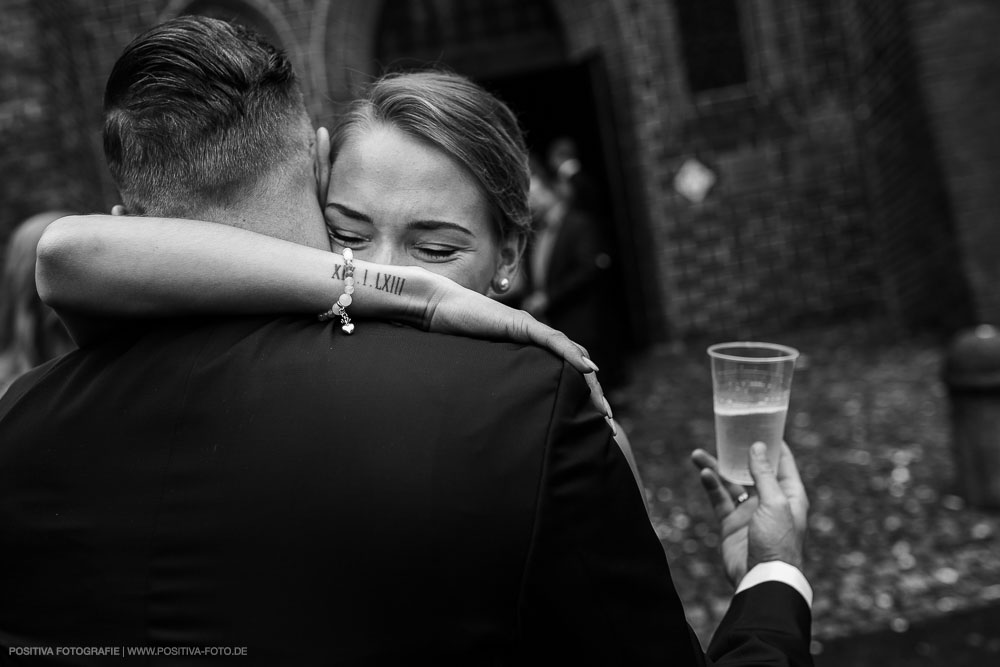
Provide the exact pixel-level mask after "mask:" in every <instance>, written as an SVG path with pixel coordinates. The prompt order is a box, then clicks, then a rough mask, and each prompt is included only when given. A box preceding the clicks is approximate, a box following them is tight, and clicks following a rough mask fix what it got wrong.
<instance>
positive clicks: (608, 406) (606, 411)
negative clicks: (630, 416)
mask: <svg viewBox="0 0 1000 667" xmlns="http://www.w3.org/2000/svg"><path fill="white" fill-rule="evenodd" d="M601 400H602V401H604V415H605V417H607V418H608V419H614V418H615V413H613V412H611V404H610V403H608V398H607V397H606V396H602V397H601Z"/></svg>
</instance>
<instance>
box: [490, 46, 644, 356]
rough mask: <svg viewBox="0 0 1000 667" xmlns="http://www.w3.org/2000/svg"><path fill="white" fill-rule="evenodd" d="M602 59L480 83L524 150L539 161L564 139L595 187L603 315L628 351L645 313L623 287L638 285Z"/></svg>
mask: <svg viewBox="0 0 1000 667" xmlns="http://www.w3.org/2000/svg"><path fill="white" fill-rule="evenodd" d="M603 73H604V72H603V69H602V62H601V60H600V59H599V58H592V59H589V60H586V61H583V62H581V63H574V64H569V65H560V66H556V67H551V68H546V69H540V70H533V71H529V72H521V73H517V74H511V75H506V76H502V77H495V78H481V79H478V81H479V83H480V84H482V85H483V86H485V87H486V88H487V89H489V90H490V91H491V92H493V93H494V94H496V95H497V96H498V97H499V98H500V99H502V100H503V101H504V102H506V103H507V104H508V105H509V106H510V107H511V108H512V109H513V110H514V112H515V113H516V114H517V116H518V119H519V120H520V122H521V127H522V129H523V130H524V131H525V135H526V138H527V142H528V148H529V150H530V151H531V152H532V153H533V154H534V155H536V156H537V157H538V158H540V159H542V160H543V161H544V158H545V155H546V152H547V151H548V149H549V147H550V146H551V145H552V143H553V141H555V140H556V139H559V138H561V137H568V138H569V139H572V140H573V141H574V143H575V144H576V147H577V151H578V154H579V159H580V162H581V165H582V167H583V170H584V172H586V173H587V174H588V176H589V178H590V180H591V181H592V182H593V184H594V190H595V192H594V193H593V197H594V199H595V200H597V201H598V202H600V203H601V204H602V205H603V209H604V210H603V211H602V212H601V215H600V216H599V217H600V222H601V225H602V226H603V229H602V231H603V232H604V237H605V238H606V239H608V241H609V243H610V244H611V247H609V248H608V254H609V255H610V256H611V258H612V264H611V270H610V273H611V276H610V278H611V280H613V281H615V284H617V285H619V286H620V289H617V290H615V292H616V294H617V295H618V299H617V301H616V303H613V304H608V317H614V318H616V319H617V320H618V323H619V325H620V328H621V339H620V343H621V344H622V345H623V346H624V349H625V350H626V351H632V350H634V349H635V348H636V347H638V346H639V345H642V344H644V343H645V342H646V341H645V336H644V335H643V332H644V331H645V330H646V327H645V313H644V308H643V298H642V294H641V293H640V291H639V290H637V289H627V288H626V287H625V286H626V285H632V286H637V285H641V284H642V281H641V280H640V278H639V276H638V275H637V274H636V272H637V268H636V263H635V262H634V261H631V256H632V255H633V254H634V252H635V247H636V246H635V244H634V239H633V235H632V228H631V226H630V224H629V215H628V206H627V204H628V202H627V199H626V197H625V190H624V184H623V182H622V176H621V169H620V164H621V163H620V158H619V155H618V147H617V143H616V141H615V137H616V131H617V130H616V128H615V127H614V126H613V121H612V119H611V113H610V107H611V105H610V100H607V99H606V98H604V99H602V95H603V93H604V91H603V88H604V81H603V78H602V77H603Z"/></svg>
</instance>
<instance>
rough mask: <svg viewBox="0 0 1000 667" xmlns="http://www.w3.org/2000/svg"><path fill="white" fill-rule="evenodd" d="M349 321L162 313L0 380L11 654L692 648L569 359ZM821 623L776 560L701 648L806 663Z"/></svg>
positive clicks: (423, 658) (626, 661)
mask: <svg viewBox="0 0 1000 667" xmlns="http://www.w3.org/2000/svg"><path fill="white" fill-rule="evenodd" d="M337 329H338V328H337V327H334V326H332V325H328V326H320V325H317V324H315V323H312V322H308V321H302V320H293V319H290V318H285V319H258V318H247V319H231V320H227V321H215V322H174V323H157V324H156V325H155V326H152V327H150V330H148V331H146V332H144V333H142V334H140V335H136V336H128V337H122V338H120V339H117V340H112V341H108V342H107V343H106V344H103V345H101V346H98V347H95V348H92V349H89V350H86V351H78V352H74V353H71V354H70V355H68V356H66V357H63V358H61V359H59V360H56V361H55V362H52V363H49V364H47V365H45V366H42V367H40V368H39V369H36V371H34V372H32V373H30V374H29V375H28V376H26V377H24V378H22V379H21V380H20V381H18V382H17V383H15V385H14V386H13V387H12V388H11V390H10V391H9V392H8V393H7V395H6V396H5V397H4V398H3V399H2V401H0V591H2V593H0V664H21V663H20V662H19V661H23V664H27V665H33V666H37V665H42V664H72V665H82V664H122V659H121V658H117V659H114V660H108V659H104V660H96V659H95V660H93V663H89V662H88V661H87V660H88V659H87V658H85V657H81V656H74V657H71V658H64V659H63V660H62V662H60V661H59V660H57V659H55V658H52V659H51V662H49V661H47V660H45V659H43V658H39V657H30V658H29V657H21V658H19V657H18V656H17V655H11V654H10V651H9V647H12V646H23V645H33V646H49V647H57V646H78V647H89V646H105V645H111V646H123V647H126V649H127V648H128V647H131V646H147V645H157V646H165V647H187V648H192V647H217V646H224V647H246V652H247V656H246V657H241V658H233V659H231V660H229V661H228V662H232V663H233V664H240V665H412V664H434V665H450V664H456V665H458V664H461V665H498V664H516V665H520V664H525V665H527V664H567V665H569V664H573V665H591V664H593V665H646V664H650V665H651V664H657V665H665V664H673V665H695V664H701V662H702V661H703V660H704V656H703V655H702V653H701V650H700V648H699V647H698V643H697V641H696V640H695V639H694V637H693V634H692V633H691V632H690V630H689V628H688V625H687V623H686V622H685V619H684V611H683V609H682V608H681V604H680V602H679V601H678V598H677V595H676V593H675V591H674V587H673V585H672V583H671V580H670V572H669V570H668V567H667V563H666V560H665V558H664V554H663V551H662V548H661V546H660V544H659V542H658V540H657V538H656V536H655V534H654V533H653V531H652V530H651V528H650V525H649V523H648V521H647V518H646V514H645V510H644V507H643V503H642V501H641V499H640V497H639V494H638V493H637V492H636V489H635V484H634V481H633V479H632V475H631V473H630V471H629V468H628V467H627V465H626V463H625V461H624V459H623V457H622V456H621V454H620V452H619V450H618V448H617V447H616V446H615V445H614V443H613V442H612V441H611V439H610V437H609V433H608V429H607V426H606V425H605V423H604V421H603V420H602V419H601V418H600V417H599V416H598V415H597V414H596V413H595V412H594V411H593V410H592V409H591V408H590V405H589V401H588V395H587V389H586V386H585V384H584V382H583V381H582V379H581V377H580V376H579V375H578V374H577V373H576V372H575V371H573V370H572V369H571V368H570V367H568V366H566V365H564V364H563V363H561V362H559V361H557V360H556V359H555V358H553V357H552V356H550V355H549V354H548V353H546V352H544V351H542V350H540V349H536V348H532V347H523V346H519V345H514V344H508V343H496V342H485V341H477V340H470V339H464V338H458V337H451V336H443V335H436V334H428V333H423V332H418V331H414V330H411V329H406V328H400V327H394V326H391V325H387V324H380V323H371V322H365V323H362V324H360V325H359V326H358V331H357V333H356V334H355V335H354V336H351V337H346V336H343V335H341V334H340V332H339V331H338V330H337ZM808 638H809V611H808V609H807V608H806V606H805V604H804V602H803V601H802V599H801V597H800V596H799V595H798V594H797V593H795V592H794V591H793V590H792V589H791V588H789V587H787V586H785V585H783V584H765V585H762V586H758V587H756V588H753V589H751V590H750V591H748V592H746V593H744V594H742V595H740V596H738V597H737V598H736V600H735V601H734V603H733V608H732V610H731V611H730V613H729V615H728V616H727V617H726V620H725V622H724V624H723V629H722V630H721V631H720V634H719V635H718V637H717V639H716V641H715V643H714V644H713V647H712V649H711V651H710V653H711V654H712V656H713V658H715V659H718V660H719V664H732V665H737V664H751V662H752V664H775V665H778V664H806V663H807V662H808V661H809V653H808ZM168 653H169V652H168ZM785 655H787V656H789V657H788V658H786V657H784V656H785ZM136 660H137V659H136ZM546 660H548V662H546ZM216 661H217V659H216ZM130 664H131V663H130ZM136 664H155V665H163V664H171V665H173V664H177V665H188V664H205V663H199V661H197V660H195V659H193V658H191V657H190V656H178V655H164V656H160V657H158V658H155V659H150V660H149V661H148V662H145V663H144V662H141V661H138V660H137V662H136Z"/></svg>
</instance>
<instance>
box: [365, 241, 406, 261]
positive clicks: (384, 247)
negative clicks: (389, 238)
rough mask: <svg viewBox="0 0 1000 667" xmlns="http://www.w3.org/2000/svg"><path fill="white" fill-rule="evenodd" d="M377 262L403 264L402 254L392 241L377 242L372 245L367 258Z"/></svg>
mask: <svg viewBox="0 0 1000 667" xmlns="http://www.w3.org/2000/svg"><path fill="white" fill-rule="evenodd" d="M366 259H367V260H368V261H370V262H374V263H375V264H396V265H399V264H402V263H403V261H402V256H401V254H400V252H399V251H398V250H397V249H396V247H395V246H394V245H393V244H391V243H376V244H375V245H373V246H372V248H371V252H370V254H369V256H368V257H367V258H366Z"/></svg>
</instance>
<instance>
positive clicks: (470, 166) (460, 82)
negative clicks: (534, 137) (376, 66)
mask: <svg viewBox="0 0 1000 667" xmlns="http://www.w3.org/2000/svg"><path fill="white" fill-rule="evenodd" d="M380 124H383V125H388V126H391V127H394V128H396V129H397V130H399V131H401V132H403V133H404V134H407V135H408V136H410V137H412V138H415V139H418V140H421V141H424V142H426V143H428V144H431V145H432V146H434V147H436V148H438V149H440V150H442V151H444V152H445V153H447V154H448V155H449V156H451V158H452V159H454V160H455V161H457V162H458V163H459V164H461V165H462V166H463V167H465V169H467V170H468V171H469V173H471V174H472V176H473V177H474V178H475V179H476V181H477V182H478V183H479V187H480V190H481V191H482V193H483V194H484V195H485V197H486V200H487V202H488V203H489V207H490V212H491V214H492V218H493V223H494V225H495V227H496V230H497V231H498V232H499V234H500V235H501V237H508V236H509V235H510V234H520V235H527V234H528V233H529V231H530V229H531V212H530V210H529V208H528V187H529V183H530V172H529V170H528V150H527V147H526V145H525V142H524V135H523V134H522V133H521V128H520V127H519V126H518V123H517V118H516V117H515V116H514V113H513V112H512V111H511V110H510V108H508V107H507V105H506V104H504V103H503V102H501V101H500V100H498V99H497V98H496V97H494V96H493V95H492V94H491V93H489V92H488V91H486V90H485V89H484V88H482V87H481V86H479V85H478V84H476V83H474V82H472V81H470V80H469V79H467V78H465V77H463V76H460V75H458V74H453V73H450V72H441V71H426V72H403V73H392V74H386V75H384V76H382V77H380V78H379V79H376V80H375V81H374V82H373V83H372V84H371V85H370V86H369V87H368V88H367V89H366V90H365V92H364V94H363V95H362V96H361V97H360V98H359V99H357V100H355V101H354V102H352V103H351V106H350V107H349V109H348V111H347V113H346V114H345V115H344V116H343V117H342V119H341V121H340V123H339V124H338V125H337V127H336V128H335V129H334V131H333V134H332V136H331V145H332V149H333V160H334V161H336V159H337V154H338V153H339V152H340V149H341V147H342V146H343V144H344V142H345V141H346V140H347V139H348V138H349V137H350V136H351V133H352V132H354V131H356V130H358V129H369V128H372V127H377V126H378V125H380Z"/></svg>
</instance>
